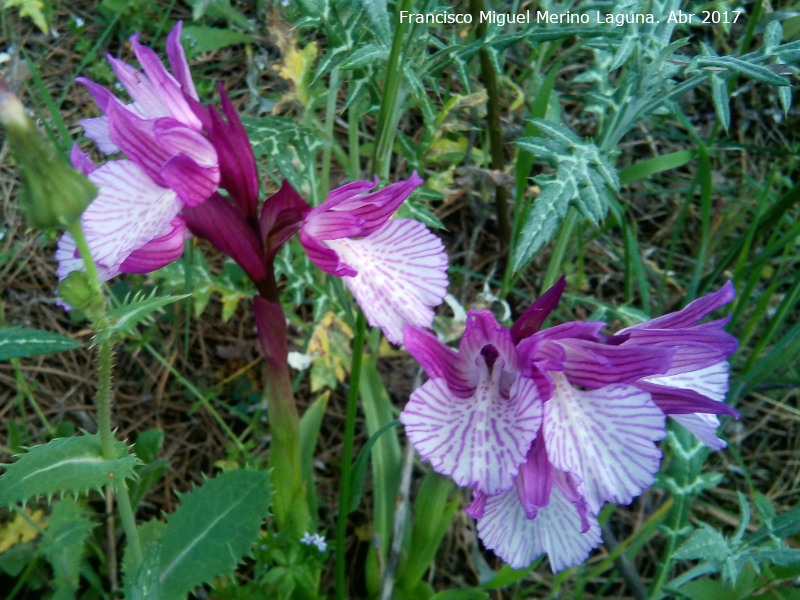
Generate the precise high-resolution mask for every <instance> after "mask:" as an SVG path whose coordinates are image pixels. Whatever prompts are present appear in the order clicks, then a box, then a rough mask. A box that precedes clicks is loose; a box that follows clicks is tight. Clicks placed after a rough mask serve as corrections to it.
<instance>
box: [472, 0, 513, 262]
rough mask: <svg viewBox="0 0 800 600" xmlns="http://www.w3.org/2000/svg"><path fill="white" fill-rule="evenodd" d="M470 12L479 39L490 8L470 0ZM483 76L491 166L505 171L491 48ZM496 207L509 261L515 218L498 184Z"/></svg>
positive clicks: (484, 55) (482, 55)
mask: <svg viewBox="0 0 800 600" xmlns="http://www.w3.org/2000/svg"><path fill="white" fill-rule="evenodd" d="M469 11H470V12H471V13H472V17H473V20H474V21H475V22H476V23H477V31H476V37H477V38H478V39H480V38H482V37H484V35H486V29H487V28H488V25H487V24H486V23H485V22H484V21H483V20H482V19H480V18H479V15H480V14H481V13H483V12H485V11H486V3H485V2H484V0H470V3H469ZM480 60H481V79H483V84H484V85H485V86H486V95H487V101H486V110H487V119H488V121H489V123H488V129H489V151H490V153H491V165H492V169H494V170H495V171H503V169H504V167H505V160H504V158H503V128H502V126H501V125H500V105H501V97H500V87H499V85H498V81H497V79H498V78H497V69H495V66H494V63H492V58H491V56H490V54H489V49H488V48H485V47H484V48H481V50H480ZM494 208H495V214H496V215H497V232H498V235H499V237H500V254H501V255H502V256H503V257H504V258H505V260H509V247H510V246H511V221H510V219H509V215H508V189H507V188H506V187H505V186H503V185H497V186H496V188H495V195H494Z"/></svg>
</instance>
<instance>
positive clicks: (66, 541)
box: [41, 497, 96, 595]
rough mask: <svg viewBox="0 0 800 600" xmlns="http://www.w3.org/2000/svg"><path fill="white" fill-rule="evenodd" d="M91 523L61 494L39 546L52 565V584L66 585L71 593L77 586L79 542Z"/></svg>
mask: <svg viewBox="0 0 800 600" xmlns="http://www.w3.org/2000/svg"><path fill="white" fill-rule="evenodd" d="M95 526H96V524H95V523H92V522H91V521H90V520H89V519H88V518H87V516H86V514H85V513H84V511H83V510H82V509H81V507H80V506H78V503H77V502H75V500H73V499H72V498H70V497H65V498H62V499H61V500H60V501H59V502H58V503H57V504H56V505H55V507H54V508H53V514H52V515H51V516H50V522H49V525H48V527H47V529H46V530H45V532H44V536H42V545H41V549H42V551H43V552H44V555H45V557H46V558H47V560H48V561H49V562H50V564H51V565H52V567H53V575H54V578H53V583H54V584H55V587H56V588H58V589H63V588H69V589H70V590H72V592H73V595H74V591H75V590H77V589H78V583H79V580H80V564H81V558H82V557H83V544H84V542H85V541H86V538H88V537H89V534H90V533H91V531H92V529H94V528H95Z"/></svg>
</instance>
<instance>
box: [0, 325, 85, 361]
mask: <svg viewBox="0 0 800 600" xmlns="http://www.w3.org/2000/svg"><path fill="white" fill-rule="evenodd" d="M80 347H81V345H80V344H79V343H78V342H76V341H75V340H73V339H70V338H68V337H65V336H63V335H59V334H57V333H50V332H49V331H39V330H38V329H22V328H19V327H2V328H0V362H2V361H4V360H11V359H12V358H30V357H31V356H41V355H42V354H53V353H55V352H64V351H66V350H75V348H80Z"/></svg>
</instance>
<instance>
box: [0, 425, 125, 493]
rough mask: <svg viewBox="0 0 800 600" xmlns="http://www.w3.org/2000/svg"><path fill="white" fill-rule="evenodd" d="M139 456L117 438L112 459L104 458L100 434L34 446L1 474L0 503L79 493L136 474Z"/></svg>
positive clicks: (59, 439) (112, 450) (112, 446)
mask: <svg viewBox="0 0 800 600" xmlns="http://www.w3.org/2000/svg"><path fill="white" fill-rule="evenodd" d="M138 462H139V461H138V459H137V458H136V457H135V456H133V455H131V454H130V449H129V448H128V446H126V445H125V444H124V443H123V442H120V441H118V440H114V441H113V442H112V445H111V458H110V459H105V458H103V453H102V449H101V447H100V436H98V435H81V436H77V437H71V438H58V439H55V440H52V441H51V442H48V443H47V444H43V445H41V446H34V447H33V448H31V449H30V450H29V451H28V452H27V453H25V454H23V455H22V456H20V457H19V458H18V459H17V461H16V462H14V463H11V464H10V465H6V472H5V474H4V475H3V476H2V477H0V506H9V505H10V504H14V503H17V502H21V503H24V502H27V501H28V500H30V499H32V498H38V497H39V496H47V497H50V496H52V495H53V494H80V493H83V492H87V491H89V490H92V489H95V490H99V489H100V488H102V487H103V486H104V485H106V484H109V483H113V482H114V481H120V480H126V479H128V478H131V477H134V476H135V474H134V469H135V467H136V465H137V464H138Z"/></svg>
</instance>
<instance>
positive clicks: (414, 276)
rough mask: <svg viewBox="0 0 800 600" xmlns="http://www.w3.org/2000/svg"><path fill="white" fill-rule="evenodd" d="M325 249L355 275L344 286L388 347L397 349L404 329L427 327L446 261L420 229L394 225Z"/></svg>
mask: <svg viewBox="0 0 800 600" xmlns="http://www.w3.org/2000/svg"><path fill="white" fill-rule="evenodd" d="M325 244H326V245H327V246H328V247H329V248H330V249H331V250H333V251H334V252H336V253H337V254H338V255H339V258H340V259H341V261H342V262H343V263H345V264H347V265H348V266H350V267H352V268H353V269H354V270H355V271H356V272H357V275H355V276H354V277H344V281H345V283H347V285H348V287H349V288H350V291H352V292H353V295H354V296H355V297H356V300H357V301H358V304H359V306H361V309H362V310H363V311H364V315H365V316H366V317H367V321H369V324H370V325H372V326H373V327H380V328H381V329H383V332H384V334H386V337H387V338H388V339H389V341H390V342H392V343H393V344H402V343H403V329H404V328H405V326H406V324H408V325H412V326H414V327H430V326H431V325H432V324H433V307H435V306H438V305H439V304H441V302H442V299H443V298H444V297H445V295H446V294H447V255H446V253H445V251H444V245H443V244H442V242H441V240H440V239H439V238H438V237H437V236H435V235H434V234H433V233H431V232H430V231H428V229H427V227H425V225H423V224H422V223H420V222H418V221H411V220H407V219H396V220H393V221H389V222H388V223H387V224H386V225H384V226H383V227H382V228H381V229H379V230H378V231H376V232H375V233H373V234H372V235H369V236H367V237H365V238H361V239H348V238H342V239H339V240H328V241H326V242H325Z"/></svg>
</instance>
